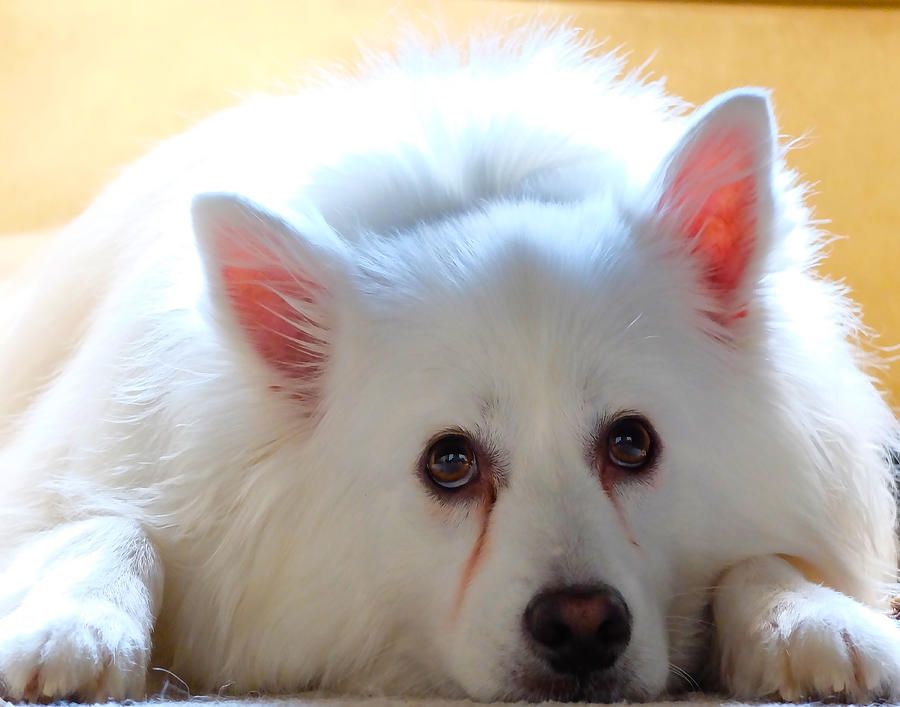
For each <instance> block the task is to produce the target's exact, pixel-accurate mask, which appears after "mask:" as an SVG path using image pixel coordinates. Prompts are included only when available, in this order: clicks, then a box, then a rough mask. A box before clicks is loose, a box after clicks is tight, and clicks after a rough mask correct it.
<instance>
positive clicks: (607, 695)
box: [514, 668, 653, 703]
mask: <svg viewBox="0 0 900 707" xmlns="http://www.w3.org/2000/svg"><path fill="white" fill-rule="evenodd" d="M515 683H516V688H515V690H514V696H515V699H516V700H521V701H524V702H546V701H552V702H606V703H609V702H623V701H628V702H644V701H646V700H648V699H650V698H651V697H652V696H653V695H651V694H650V692H649V691H648V690H647V689H646V688H643V687H641V686H639V685H636V684H635V683H634V681H633V680H632V679H630V678H629V677H628V674H627V673H626V672H625V671H623V670H620V669H615V668H612V669H610V670H604V671H602V672H597V673H592V674H590V675H586V676H578V675H565V674H561V673H555V672H542V671H534V672H529V673H525V674H521V675H519V676H517V677H516V679H515Z"/></svg>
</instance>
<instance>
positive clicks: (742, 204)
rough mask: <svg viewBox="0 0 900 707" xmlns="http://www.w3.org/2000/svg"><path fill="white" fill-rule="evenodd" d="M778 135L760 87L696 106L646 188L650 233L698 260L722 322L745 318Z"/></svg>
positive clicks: (765, 228) (764, 233) (763, 245)
mask: <svg viewBox="0 0 900 707" xmlns="http://www.w3.org/2000/svg"><path fill="white" fill-rule="evenodd" d="M776 146H777V138H776V134H775V121H774V118H773V116H772V109H771V106H770V104H769V100H768V97H767V96H766V94H765V93H764V92H763V91H761V90H758V89H739V90H736V91H732V92H730V93H725V94H723V95H721V96H719V97H718V98H715V99H713V100H712V101H710V102H709V103H707V104H706V105H705V106H703V107H702V108H700V109H698V110H697V112H696V114H695V117H694V119H693V121H692V123H691V124H690V126H689V127H688V129H687V131H686V132H685V134H684V135H683V136H682V138H681V139H680V140H679V142H678V144H677V145H676V146H675V148H674V149H673V150H672V151H671V152H670V153H669V156H668V157H667V158H666V160H665V161H664V162H663V164H662V166H661V167H660V169H659V170H658V172H657V175H656V178H655V179H654V181H653V183H652V187H653V189H654V195H653V197H654V199H655V208H654V215H655V218H656V219H658V221H656V225H655V228H657V229H661V230H662V231H663V232H664V233H662V234H660V235H662V236H668V237H672V238H675V239H677V241H678V247H682V246H683V247H686V248H687V249H688V250H689V252H690V254H691V255H692V257H694V258H695V259H696V262H697V265H698V273H699V277H700V279H701V283H700V284H701V286H702V287H703V288H704V289H705V290H706V291H707V292H708V293H709V294H710V295H712V302H713V303H714V304H713V306H714V307H715V309H716V311H713V312H709V314H710V315H711V316H712V317H713V318H714V319H716V320H717V321H720V322H721V323H725V324H727V323H729V322H731V321H734V320H735V319H737V318H740V317H741V316H743V314H744V313H745V311H746V305H747V303H748V301H749V299H750V297H751V295H752V290H753V287H754V285H755V283H756V281H757V279H758V277H759V275H760V271H761V267H762V261H763V259H764V258H765V256H766V253H767V252H768V250H769V246H770V240H771V237H772V233H771V231H772V221H773V203H774V200H773V195H772V178H773V170H774V164H775V150H776Z"/></svg>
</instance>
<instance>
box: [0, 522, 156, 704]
mask: <svg viewBox="0 0 900 707" xmlns="http://www.w3.org/2000/svg"><path fill="white" fill-rule="evenodd" d="M162 580H163V570H162V564H161V562H160V560H159V557H158V555H157V552H156V550H155V549H154V547H153V545H152V544H151V543H150V540H149V539H148V538H147V536H146V535H145V533H144V532H143V531H142V530H141V529H140V528H139V527H137V526H136V525H135V524H133V523H130V522H128V521H124V520H121V519H117V518H111V517H106V518H94V519H90V520H84V521H79V522H74V523H69V524H67V525H63V526H60V527H58V528H55V529H53V530H50V531H46V532H43V533H40V534H39V535H36V536H33V537H32V538H31V539H30V540H29V541H27V542H26V543H24V544H22V545H20V546H19V548H18V553H17V554H16V555H15V557H14V558H13V560H12V562H11V563H10V564H8V565H6V566H5V569H4V571H3V574H2V575H0V697H5V698H6V699H9V700H46V699H65V698H70V697H77V698H79V699H81V700H89V701H103V700H106V699H110V698H111V699H123V698H126V697H131V698H138V697H142V696H143V694H144V688H145V682H146V671H147V661H148V660H149V657H150V636H151V630H152V628H153V622H154V620H155V617H156V612H157V610H158V608H159V605H160V601H161V599H162Z"/></svg>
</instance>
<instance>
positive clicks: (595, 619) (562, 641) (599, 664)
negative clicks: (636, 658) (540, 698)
mask: <svg viewBox="0 0 900 707" xmlns="http://www.w3.org/2000/svg"><path fill="white" fill-rule="evenodd" d="M524 620H525V630H526V632H527V633H528V635H529V636H531V638H532V639H534V641H535V642H536V643H537V644H538V652H539V653H541V654H542V655H543V656H544V657H545V658H546V660H547V662H549V663H550V665H551V666H552V667H553V669H554V670H557V671H559V672H563V673H577V674H585V673H590V672H592V671H594V670H602V669H603V668H608V667H609V666H611V665H612V664H613V663H615V662H616V660H617V659H618V658H619V656H620V655H621V654H622V652H623V651H624V650H625V647H626V646H627V645H628V641H629V640H630V639H631V613H630V612H629V611H628V605H627V604H626V603H625V600H624V598H623V597H622V595H621V594H620V593H619V592H618V591H616V590H615V589H613V588H612V587H609V586H607V585H596V586H590V587H568V588H563V589H555V590H552V591H546V592H542V593H541V594H538V595H537V596H535V597H534V598H533V599H532V600H531V601H530V602H529V603H528V606H527V607H526V609H525V615H524Z"/></svg>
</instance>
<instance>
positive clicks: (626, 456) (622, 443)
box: [606, 417, 653, 470]
mask: <svg viewBox="0 0 900 707" xmlns="http://www.w3.org/2000/svg"><path fill="white" fill-rule="evenodd" d="M606 445H607V448H608V449H609V458H610V460H611V461H612V463H613V464H615V465H616V466H618V467H621V468H623V469H629V470H638V469H641V468H642V467H644V466H645V465H646V464H647V463H648V462H649V461H650V460H651V459H652V458H653V436H652V435H651V434H650V429H649V426H648V424H647V423H646V422H645V421H644V420H642V419H641V418H639V417H623V418H621V419H619V420H616V421H615V422H613V423H612V425H610V428H609V435H608V436H607V441H606Z"/></svg>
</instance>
